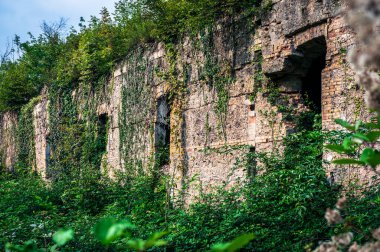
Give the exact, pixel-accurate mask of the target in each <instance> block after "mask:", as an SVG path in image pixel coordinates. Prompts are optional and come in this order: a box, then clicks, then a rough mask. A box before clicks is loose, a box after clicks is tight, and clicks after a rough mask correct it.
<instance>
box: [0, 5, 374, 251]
mask: <svg viewBox="0 0 380 252" xmlns="http://www.w3.org/2000/svg"><path fill="white" fill-rule="evenodd" d="M260 4H261V1H259V0H243V1H238V0H228V1H221V0H198V1H195V0H181V1H178V0H167V1H164V0H139V1H128V0H121V1H119V2H118V3H117V4H116V11H115V15H114V16H111V15H110V14H109V13H108V11H107V10H106V9H103V10H102V12H101V17H100V18H96V17H93V18H92V19H91V20H90V22H88V23H86V22H84V21H83V20H82V21H81V23H80V30H79V31H74V30H71V31H70V32H69V34H68V35H67V36H63V35H62V34H63V33H62V31H63V28H64V22H63V21H60V22H59V23H57V24H52V25H49V24H44V25H43V34H42V35H40V36H39V37H33V36H32V35H31V39H30V40H29V41H27V42H21V41H19V39H18V38H17V37H16V39H15V41H14V48H15V50H14V51H13V52H12V51H11V52H9V54H8V56H9V57H3V60H2V64H1V66H0V112H4V111H8V110H16V111H18V112H19V127H18V132H16V133H17V138H18V151H19V153H18V154H19V157H18V163H17V165H16V173H15V174H11V175H10V174H1V177H0V195H1V197H0V226H1V229H0V249H4V248H5V246H6V243H7V242H10V243H12V244H25V246H26V247H25V248H26V249H25V250H23V249H24V248H22V247H17V245H14V246H13V245H8V249H9V250H11V251H17V250H21V251H37V247H38V248H51V249H52V251H55V250H57V249H61V250H62V251H76V250H82V251H83V250H84V251H105V250H106V251H125V250H126V249H131V250H139V251H144V250H147V249H152V250H158V251H160V250H166V251H172V250H180V251H189V250H193V251H198V250H199V251H205V250H209V249H211V246H212V244H216V243H219V242H227V241H230V240H233V239H234V238H235V237H238V236H240V235H242V234H251V233H254V234H255V237H256V238H255V239H254V240H253V241H252V242H250V243H249V244H247V246H246V249H247V250H255V251H302V250H304V249H310V248H314V247H315V246H316V245H317V242H318V241H320V240H324V239H327V238H328V237H329V236H330V235H331V234H333V233H336V232H339V231H341V230H342V229H348V228H352V227H354V232H358V233H359V235H357V236H356V237H357V239H358V241H360V242H365V241H366V240H367V239H368V237H369V233H370V231H371V229H372V228H375V227H377V226H380V223H379V220H380V216H379V215H378V213H380V211H379V210H380V204H379V197H380V196H379V191H378V188H373V190H372V191H370V192H368V194H365V195H363V197H361V198H356V197H355V195H349V194H348V196H350V198H349V203H350V205H351V206H352V207H351V208H350V210H349V211H347V213H346V214H347V218H348V219H350V220H351V224H352V225H351V226H343V225H341V226H338V227H334V228H329V227H327V226H326V223H325V220H324V218H323V216H324V213H325V209H326V208H327V207H328V206H331V205H333V204H334V203H335V201H336V199H337V197H338V195H339V185H334V184H331V183H328V181H327V180H326V176H325V170H324V169H323V167H322V159H321V156H322V149H323V148H322V141H323V137H324V135H323V134H322V132H321V125H320V118H319V117H318V116H315V113H313V112H312V111H311V112H307V113H304V114H302V115H300V116H299V117H297V118H296V124H297V130H298V132H297V133H295V134H292V135H290V136H288V137H287V138H285V139H284V146H285V148H284V151H283V152H281V151H274V152H273V153H249V152H248V151H247V153H248V154H247V155H246V156H245V157H244V158H243V159H244V160H245V161H246V165H245V168H246V170H247V173H248V174H250V175H251V176H250V177H249V179H248V180H247V181H244V182H242V184H239V185H236V187H234V188H231V189H228V190H227V189H225V188H223V187H222V188H216V189H215V191H214V192H213V193H209V194H201V195H200V197H199V201H197V202H195V203H194V204H192V205H190V206H189V208H188V209H184V208H181V207H179V205H180V203H181V202H182V198H180V196H178V198H176V197H174V198H169V196H168V195H169V193H168V191H169V190H170V189H171V188H170V186H168V184H170V183H169V181H168V180H169V179H168V178H165V177H164V176H160V173H159V172H158V169H159V168H160V166H161V165H162V164H164V163H165V164H166V163H167V162H168V153H169V151H168V150H167V148H166V149H162V150H160V149H158V150H157V152H156V153H155V154H156V155H155V156H154V157H151V158H152V159H153V160H152V163H153V165H152V170H149V171H144V169H142V168H141V160H136V159H134V155H135V156H138V154H140V153H135V151H136V149H135V148H134V146H132V145H133V144H134V143H133V142H132V141H131V139H133V137H134V136H135V135H136V132H137V131H140V132H142V131H144V130H145V133H147V134H148V133H152V132H151V129H146V128H141V127H140V125H138V124H134V122H137V121H143V120H144V118H140V117H138V116H135V117H131V116H132V115H134V113H135V111H136V110H137V111H140V112H142V113H141V114H142V115H148V114H149V113H151V111H150V110H151V107H152V106H153V105H152V103H151V102H150V101H149V100H148V96H147V94H149V92H150V89H149V88H147V87H146V85H144V81H145V77H146V76H144V73H145V70H146V68H149V67H150V68H151V69H150V72H149V73H153V71H155V70H156V69H154V67H155V66H151V65H148V64H147V62H146V61H145V59H144V58H143V55H142V52H141V47H140V46H141V44H142V43H149V42H158V41H161V42H164V43H165V46H166V50H167V53H168V58H169V65H170V66H169V70H168V73H164V74H163V75H165V76H164V77H165V78H164V79H165V80H166V81H167V82H168V83H169V84H170V85H171V90H170V91H171V93H170V99H172V102H173V103H174V104H176V105H178V107H181V99H182V98H183V94H184V93H185V91H186V90H185V89H186V88H185V87H184V86H186V84H187V80H186V78H187V75H186V74H185V76H184V78H183V79H184V80H183V81H179V79H178V72H177V70H178V69H177V68H176V64H175V63H176V59H177V51H176V49H175V46H174V43H175V42H178V40H179V39H180V38H181V37H183V36H184V35H189V36H194V35H195V34H197V33H199V32H201V33H204V32H205V31H206V34H203V35H204V36H202V37H201V38H202V41H201V42H202V43H203V45H202V49H203V53H204V55H205V66H204V73H203V74H202V76H201V77H202V78H203V80H204V81H205V82H206V83H207V84H208V85H210V86H212V88H215V90H216V92H217V94H218V97H217V98H218V99H217V102H216V105H215V110H216V113H217V115H218V116H219V121H220V127H221V130H222V133H224V131H225V130H224V129H223V123H224V122H225V120H226V117H225V116H226V112H227V102H228V100H229V93H228V86H229V84H230V83H231V82H232V79H231V78H233V74H232V73H231V72H232V70H231V69H230V68H231V66H230V65H229V64H226V65H223V64H222V63H223V62H218V60H217V59H216V58H215V57H214V55H212V54H213V51H212V50H213V48H212V46H213V41H212V40H213V38H212V34H211V33H212V32H211V31H212V30H211V28H210V27H211V26H212V25H213V24H215V22H216V21H217V20H218V19H220V18H223V17H226V16H231V17H235V16H239V17H243V18H244V17H253V16H259V15H260V10H263V9H265V8H266V7H267V5H266V6H261V5H260ZM205 28H208V30H207V29H206V30H205ZM207 32H208V33H207ZM131 52H132V53H131ZM12 54H13V55H12ZM125 57H127V58H128V59H127V61H129V62H130V63H132V68H131V69H127V72H126V73H125V76H127V77H130V78H129V81H130V83H131V85H129V86H128V87H123V90H122V105H123V106H122V110H121V111H120V115H121V119H120V121H119V123H120V126H121V127H120V128H121V129H120V132H121V133H120V137H121V139H120V140H122V141H121V143H122V147H121V149H120V150H121V152H122V154H121V155H122V156H123V160H124V161H125V166H126V167H125V168H126V170H127V171H128V172H126V173H125V174H118V175H117V176H116V177H115V180H109V179H108V178H106V177H105V176H102V170H101V169H100V167H102V161H103V156H104V154H105V152H106V148H105V145H106V143H107V134H106V132H107V129H108V128H109V127H110V126H109V122H106V119H105V118H100V117H99V115H98V114H97V111H96V109H97V106H98V105H99V103H100V101H101V99H102V98H103V97H101V95H102V88H103V87H104V85H103V84H104V83H105V82H107V81H108V75H109V74H110V72H111V71H112V69H113V67H114V66H115V64H116V62H118V61H119V60H121V59H123V58H125ZM261 58H262V56H261V55H259V56H258V58H257V61H259V62H260V61H261ZM258 68H260V64H258ZM184 69H185V70H184V72H186V71H187V70H186V66H184ZM151 77H152V76H151V75H149V76H148V78H151ZM263 79H264V77H263V76H262V74H261V73H260V75H258V76H255V84H256V85H257V86H256V87H255V88H256V89H257V90H258V89H259V88H261V86H262V81H263ZM149 80H150V79H149ZM44 86H47V90H48V94H47V96H48V99H49V112H48V113H49V131H50V134H49V136H48V143H49V144H50V145H51V154H52V155H51V158H50V162H49V167H48V171H47V176H48V178H49V179H50V183H49V184H46V183H45V182H44V181H42V180H41V179H40V178H39V177H38V176H36V175H33V174H32V173H31V172H30V171H31V167H34V165H35V154H34V142H33V127H34V124H33V119H32V116H31V115H32V113H33V107H34V105H35V104H36V102H38V101H39V98H38V97H37V96H38V95H39V94H40V91H41V90H42V88H43V87H44ZM77 87H81V89H80V92H79V91H78V89H76V88H77ZM270 88H272V87H271V86H269V87H268V89H270ZM274 89H275V87H273V90H272V91H271V92H270V93H269V95H270V96H269V97H268V100H269V101H272V103H275V100H277V98H278V96H279V94H278V92H275V90H274ZM73 91H76V92H73ZM255 98H256V97H255V94H253V97H252V100H254V99H255ZM137 100H144V102H145V103H144V104H143V105H144V107H141V104H140V105H139V104H137V102H135V101H137ZM285 108H286V107H285V106H284V107H283V110H284V109H285ZM279 110H280V111H281V112H285V111H283V110H281V108H279ZM177 112H178V114H180V112H181V111H180V108H179V109H178V111H177ZM288 112H289V111H288ZM288 114H289V113H288ZM131 118H133V120H134V122H130V121H128V120H129V119H131ZM293 119H294V118H293ZM313 119H314V120H315V123H314V125H313V126H312V124H311V123H310V122H311V121H312V120H313ZM178 121H179V120H178ZM360 126H361V125H359V126H357V127H358V129H359V128H360ZM350 127H351V126H350ZM361 129H362V128H361ZM364 130H365V133H366V135H363V134H361V133H360V134H361V135H357V136H356V139H359V140H360V139H361V140H363V141H367V138H368V137H369V136H368V134H369V133H370V131H368V129H364ZM367 133H368V134H367ZM375 134H377V133H375ZM364 137H366V139H364ZM128 140H129V141H128ZM165 147H167V146H165ZM348 147H350V146H348ZM141 148H142V149H141V152H143V147H141ZM49 154H50V153H49ZM376 155H378V153H376ZM366 161H368V160H366ZM351 162H353V161H351ZM361 162H364V161H361ZM368 162H369V161H368ZM368 162H367V163H368ZM256 174H260V176H256ZM368 209H371V211H372V212H373V214H371V215H368V213H367V211H368ZM111 217H112V219H111ZM100 219H105V220H108V221H104V222H102V221H101V222H99V220H100ZM131 223H133V225H132V224H131ZM114 225H116V227H115V226H114ZM61 228H63V229H64V230H67V231H66V232H64V231H60V232H58V235H54V233H55V232H56V231H57V230H58V229H61ZM111 228H115V229H116V231H117V232H116V231H115V229H113V230H114V232H116V233H113V234H111V238H110V236H107V235H109V234H108V233H104V232H103V231H104V230H109V229H111ZM126 229H128V231H129V232H125V233H124V231H125V230H126ZM118 230H119V231H120V230H122V231H120V232H118ZM357 230H360V232H359V231H357ZM161 231H165V232H166V236H164V237H163V239H164V240H165V242H164V241H162V240H161V238H162V237H161V236H163V233H160V232H161ZM154 234H156V235H154ZM151 235H153V236H151ZM243 237H244V236H243ZM249 237H251V238H250V239H248V240H251V239H252V235H249ZM246 238H247V237H246ZM141 239H145V240H141ZM248 240H247V239H246V241H248ZM235 241H236V240H235ZM237 241H239V242H241V240H239V239H238V240H237ZM234 244H235V243H234V242H231V243H226V244H219V245H216V246H214V247H213V251H232V250H228V249H229V248H231V247H233V246H234ZM153 245H154V248H152V247H153ZM158 245H160V246H158ZM29 248H30V250H27V249H29Z"/></svg>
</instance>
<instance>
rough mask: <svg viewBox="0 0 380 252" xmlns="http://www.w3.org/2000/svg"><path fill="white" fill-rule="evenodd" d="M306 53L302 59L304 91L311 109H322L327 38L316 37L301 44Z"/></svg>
mask: <svg viewBox="0 0 380 252" xmlns="http://www.w3.org/2000/svg"><path fill="white" fill-rule="evenodd" d="M299 49H300V50H301V51H302V53H303V54H304V59H303V61H302V65H301V69H302V77H301V80H302V93H303V95H304V98H305V100H306V101H307V104H308V105H309V107H310V109H312V110H313V111H315V112H317V113H321V111H322V70H323V69H324V68H325V67H326V40H325V38H324V37H319V38H315V39H313V40H311V41H308V42H306V43H305V44H303V45H301V46H300V47H299Z"/></svg>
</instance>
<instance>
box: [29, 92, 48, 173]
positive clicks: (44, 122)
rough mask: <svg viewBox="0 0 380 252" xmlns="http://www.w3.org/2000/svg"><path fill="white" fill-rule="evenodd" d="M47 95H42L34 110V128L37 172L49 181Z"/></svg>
mask: <svg viewBox="0 0 380 252" xmlns="http://www.w3.org/2000/svg"><path fill="white" fill-rule="evenodd" d="M48 104H49V101H48V98H47V94H46V93H45V91H44V93H43V94H42V95H41V99H40V101H39V102H38V103H37V105H36V106H35V107H34V110H33V126H34V139H35V155H36V164H35V170H36V171H37V172H38V173H39V174H40V175H41V177H42V178H43V179H47V175H48V166H49V159H50V151H51V150H50V145H49V143H48V136H49V111H48Z"/></svg>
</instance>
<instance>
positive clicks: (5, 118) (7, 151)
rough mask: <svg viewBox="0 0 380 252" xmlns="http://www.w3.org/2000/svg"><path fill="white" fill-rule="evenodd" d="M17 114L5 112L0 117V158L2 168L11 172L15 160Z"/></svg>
mask: <svg viewBox="0 0 380 252" xmlns="http://www.w3.org/2000/svg"><path fill="white" fill-rule="evenodd" d="M17 118H18V117H17V113H15V112H6V113H4V114H2V115H1V116H0V139H1V143H0V158H1V162H2V166H4V167H5V168H6V169H7V170H8V171H13V169H14V164H15V161H16V158H17V147H16V135H15V134H14V132H15V129H16V128H17Z"/></svg>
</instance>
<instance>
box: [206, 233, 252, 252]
mask: <svg viewBox="0 0 380 252" xmlns="http://www.w3.org/2000/svg"><path fill="white" fill-rule="evenodd" d="M253 238H255V235H254V234H245V235H241V236H239V237H237V238H236V239H234V240H233V241H231V242H228V243H223V244H222V243H220V244H215V245H214V246H212V248H211V251H214V252H234V251H239V250H240V249H242V248H244V246H245V245H247V244H248V243H249V242H250V241H252V240H253Z"/></svg>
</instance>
